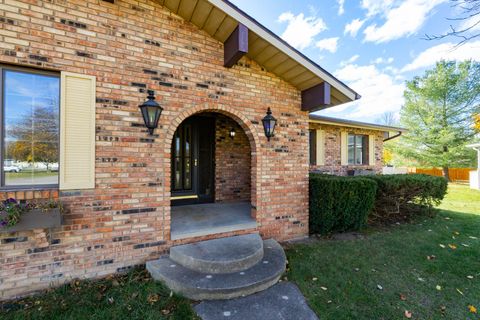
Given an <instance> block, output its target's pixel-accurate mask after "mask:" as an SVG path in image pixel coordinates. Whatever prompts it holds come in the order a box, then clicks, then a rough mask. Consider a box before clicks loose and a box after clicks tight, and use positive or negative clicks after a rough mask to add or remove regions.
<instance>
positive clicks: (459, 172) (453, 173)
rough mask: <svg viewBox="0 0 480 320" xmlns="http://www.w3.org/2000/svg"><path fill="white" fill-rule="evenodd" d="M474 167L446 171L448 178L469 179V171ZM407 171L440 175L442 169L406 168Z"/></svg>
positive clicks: (441, 174)
mask: <svg viewBox="0 0 480 320" xmlns="http://www.w3.org/2000/svg"><path fill="white" fill-rule="evenodd" d="M474 170H476V169H472V168H450V169H448V173H449V175H450V180H452V181H469V180H470V171H474ZM408 173H423V174H428V175H431V176H437V177H442V176H443V171H442V169H441V168H426V169H424V168H408Z"/></svg>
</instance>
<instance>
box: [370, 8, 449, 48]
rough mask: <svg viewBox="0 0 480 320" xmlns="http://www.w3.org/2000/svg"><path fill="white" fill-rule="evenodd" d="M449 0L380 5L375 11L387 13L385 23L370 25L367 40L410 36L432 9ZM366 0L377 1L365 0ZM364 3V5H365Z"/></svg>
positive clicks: (386, 39)
mask: <svg viewBox="0 0 480 320" xmlns="http://www.w3.org/2000/svg"><path fill="white" fill-rule="evenodd" d="M445 1H447V0H405V1H404V2H402V3H401V4H400V5H399V6H397V7H392V6H391V4H390V5H388V6H379V8H376V9H375V10H373V11H370V9H369V13H370V12H376V13H380V12H383V14H384V15H385V19H386V21H385V23H384V24H383V25H382V26H379V27H377V25H376V24H372V25H369V26H368V27H367V28H365V30H364V31H363V33H364V34H365V39H364V40H365V41H368V42H375V43H382V42H388V41H391V40H395V39H399V38H401V37H404V36H409V35H412V34H414V33H415V32H417V31H418V30H419V29H420V28H421V27H422V25H423V23H424V22H425V21H426V20H427V18H428V16H429V14H430V13H431V11H432V9H433V8H434V7H436V6H437V5H439V4H440V3H442V2H445ZM365 2H375V3H376V2H377V1H372V0H364V1H363V3H365ZM363 3H362V5H363Z"/></svg>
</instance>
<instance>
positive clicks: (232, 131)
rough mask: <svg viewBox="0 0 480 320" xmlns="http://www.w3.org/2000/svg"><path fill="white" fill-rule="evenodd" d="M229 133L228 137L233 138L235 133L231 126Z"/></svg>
mask: <svg viewBox="0 0 480 320" xmlns="http://www.w3.org/2000/svg"><path fill="white" fill-rule="evenodd" d="M229 134H230V138H232V139H233V138H235V135H236V132H235V129H233V128H232V129H230V133H229Z"/></svg>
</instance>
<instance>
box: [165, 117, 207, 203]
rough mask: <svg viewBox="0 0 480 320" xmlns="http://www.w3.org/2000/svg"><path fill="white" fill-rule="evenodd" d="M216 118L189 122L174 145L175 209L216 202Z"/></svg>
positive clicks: (173, 196)
mask: <svg viewBox="0 0 480 320" xmlns="http://www.w3.org/2000/svg"><path fill="white" fill-rule="evenodd" d="M214 147H215V118H213V117H206V116H205V117H203V116H195V117H191V118H189V119H187V120H185V121H184V122H183V123H182V124H181V125H180V126H179V127H178V129H177V131H176V132H175V135H174V137H173V142H172V205H181V204H194V203H206V202H213V199H214V168H215V164H214V152H215V150H214Z"/></svg>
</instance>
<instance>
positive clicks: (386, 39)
mask: <svg viewBox="0 0 480 320" xmlns="http://www.w3.org/2000/svg"><path fill="white" fill-rule="evenodd" d="M231 1H232V2H233V3H234V4H236V5H237V6H238V7H239V8H240V9H242V10H244V11H245V12H246V13H248V14H249V15H251V16H252V17H253V18H255V19H256V20H258V21H259V22H260V23H262V24H263V25H265V26H266V27H268V28H269V29H270V30H272V31H273V32H275V33H276V34H278V35H280V36H281V37H282V38H284V39H285V40H286V41H287V42H289V43H290V44H291V45H293V46H294V47H296V48H297V49H298V50H300V51H301V52H303V53H304V54H306V55H307V56H308V57H309V58H311V59H312V60H314V61H315V62H317V63H318V64H320V65H321V66H322V67H323V68H325V69H326V70H328V71H329V72H331V73H333V74H334V75H335V76H337V77H338V78H339V79H340V80H342V81H344V82H345V83H347V84H348V85H349V86H351V87H352V88H353V89H355V90H356V91H357V92H358V93H360V95H362V99H360V100H359V101H357V102H353V103H349V104H344V105H341V106H338V107H334V108H329V109H327V110H325V111H322V112H320V114H323V115H327V116H333V117H338V118H344V119H351V120H359V121H366V122H379V121H380V120H379V119H380V117H381V115H382V114H383V113H385V112H394V113H396V114H398V111H399V110H400V108H401V106H402V104H403V91H404V89H405V81H406V80H410V79H412V78H413V77H414V76H416V75H422V74H423V72H424V71H425V70H426V69H427V68H431V67H432V66H433V65H434V63H435V62H436V61H438V60H440V59H441V58H444V59H452V60H464V59H474V60H480V40H474V41H470V42H469V43H467V44H465V45H463V46H461V47H459V48H457V49H454V46H455V44H456V43H457V40H456V39H452V38H446V39H442V40H439V41H427V40H424V39H423V38H424V35H425V34H429V35H438V34H442V33H444V32H446V31H448V29H449V25H450V24H452V23H453V25H454V26H455V27H462V26H467V27H469V26H471V25H473V24H475V23H476V22H477V21H473V20H467V21H448V20H447V18H448V17H453V16H458V14H460V13H461V12H459V9H458V8H454V7H452V3H451V2H450V1H449V0H401V1H400V0H356V1H352V0H323V1H318V0H317V1H315V0H295V1H291V0H262V1H259V0H231ZM462 24H463V25H462ZM471 31H472V32H475V31H476V32H479V31H480V24H477V25H476V26H475V27H474V28H472V30H471Z"/></svg>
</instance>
